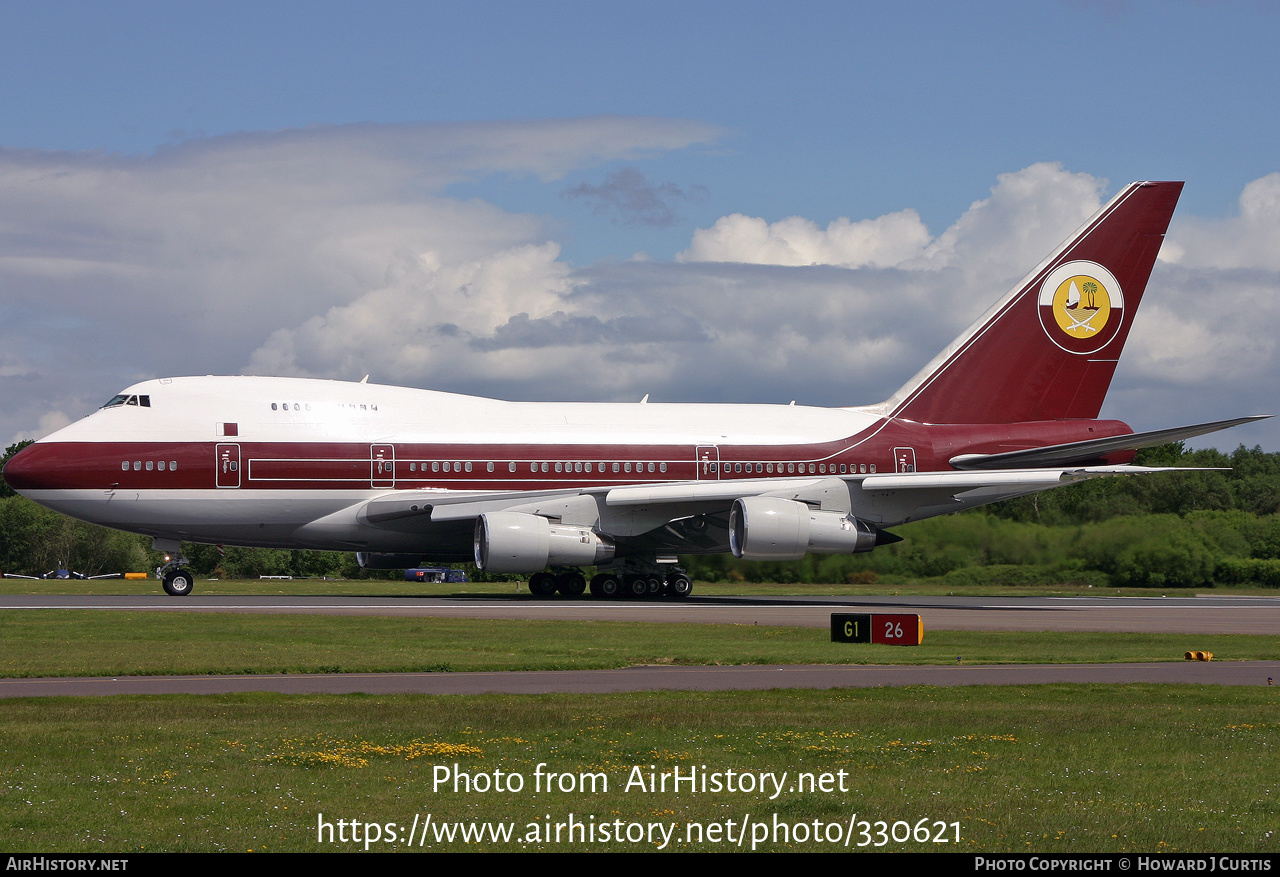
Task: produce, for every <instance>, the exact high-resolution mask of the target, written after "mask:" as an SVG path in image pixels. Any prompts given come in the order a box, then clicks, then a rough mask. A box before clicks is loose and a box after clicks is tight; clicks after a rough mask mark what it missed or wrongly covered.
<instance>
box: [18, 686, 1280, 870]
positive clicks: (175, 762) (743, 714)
mask: <svg viewBox="0 0 1280 877" xmlns="http://www.w3.org/2000/svg"><path fill="white" fill-rule="evenodd" d="M1276 697H1277V692H1276V689H1274V688H1266V687H1258V688H1216V687H1206V688H1199V687H1194V686H1144V685H1126V686H1101V685H1098V686H1060V685H1051V686H1036V687H1033V688H1030V689H1025V688H1014V687H995V688H991V687H963V688H948V689H935V688H920V687H916V688H899V689H870V690H848V691H822V692H813V691H771V692H727V693H696V694H694V693H642V694H619V695H605V696H601V695H592V696H572V695H547V696H528V697H498V696H475V697H425V696H401V697H370V696H349V697H313V696H306V697H302V696H297V697H288V696H280V695H245V696H226V697H160V698H148V697H112V698H84V699H72V698H65V699H64V698H55V699H28V700H14V701H7V702H6V703H5V706H4V710H5V721H4V723H3V725H0V749H2V751H3V761H2V762H0V845H3V847H4V848H5V849H8V850H10V851H11V852H21V851H40V852H51V851H58V852H65V853H92V854H102V853H106V852H130V851H141V850H146V851H159V850H176V851H195V850H230V851H247V850H254V851H260V850H266V851H287V850H295V851H319V850H325V849H345V850H354V849H359V848H360V847H361V845H360V844H352V843H346V844H340V843H339V844H333V845H327V844H320V843H318V842H317V824H318V820H319V819H320V818H321V814H323V818H324V819H325V820H327V821H330V822H336V820H338V819H343V820H353V819H354V820H357V821H359V822H361V823H366V822H368V823H373V822H376V823H379V824H382V825H385V824H387V823H396V824H398V825H399V826H401V828H400V831H401V832H402V833H403V832H407V830H408V827H409V825H410V823H411V822H412V821H413V817H414V814H419V815H420V816H425V814H427V813H430V814H432V818H433V820H434V821H435V822H436V823H440V822H447V821H452V820H463V821H472V820H476V821H485V820H490V821H504V822H505V821H509V822H512V823H514V824H515V826H516V830H517V833H518V835H521V836H522V835H523V834H524V833H525V832H527V830H528V828H527V826H528V824H530V823H533V824H536V825H539V826H543V825H545V824H547V822H548V821H551V822H557V821H560V822H563V821H565V820H567V818H568V816H569V814H571V813H572V814H574V816H575V817H576V818H577V819H578V820H580V821H581V822H584V823H586V822H590V821H592V818H593V817H594V821H596V822H597V823H602V822H605V821H610V822H611V821H613V820H623V821H624V822H632V821H634V822H639V823H646V824H647V823H650V822H654V823H674V824H676V826H677V830H678V831H679V832H683V831H684V830H685V828H684V827H685V826H686V825H688V824H689V823H693V822H700V823H704V824H709V823H713V822H719V823H721V824H723V823H724V822H725V821H726V820H733V821H734V822H735V823H737V822H738V821H740V820H742V819H743V818H744V817H745V816H746V815H748V814H749V815H750V817H751V819H752V820H753V821H761V822H765V823H767V824H772V821H773V820H774V818H775V817H776V818H777V819H778V820H780V821H782V822H786V823H790V824H795V823H800V822H804V823H807V824H809V825H810V826H811V825H812V823H813V822H814V820H817V821H818V822H819V823H820V824H822V825H823V826H826V825H827V824H837V825H841V826H847V824H848V822H849V820H850V819H851V818H852V816H853V814H855V813H856V814H857V820H867V821H869V822H872V823H874V821H876V820H884V821H886V823H888V824H890V825H892V823H894V822H895V821H898V820H903V821H905V822H907V823H910V824H911V825H913V826H914V825H915V824H916V822H917V821H918V820H921V819H925V820H928V824H929V825H932V824H933V823H934V822H935V821H940V822H944V823H947V824H948V828H947V830H946V834H947V836H948V837H949V838H953V837H954V833H953V830H952V829H951V828H950V824H951V823H958V831H959V835H960V842H959V844H956V843H954V842H950V843H947V844H931V843H929V844H916V843H911V842H908V843H894V842H892V841H890V842H889V843H888V844H887V846H886V847H885V848H886V849H890V850H898V849H905V850H917V849H924V850H940V851H984V852H994V851H1015V852H1016V851H1035V852H1048V853H1053V852H1069V851H1076V852H1098V851H1127V852H1173V851H1191V852H1217V851H1222V852H1232V851H1234V852H1271V853H1275V852H1277V851H1280V830H1278V826H1277V822H1276V810H1277V805H1276V798H1277V797H1278V796H1280V782H1278V781H1277V776H1276V772H1275V760H1276V750H1277V746H1280V711H1278V710H1277V705H1276ZM540 763H545V764H546V765H548V768H547V769H549V770H552V771H556V772H567V773H571V774H574V775H577V774H578V773H580V772H597V771H598V772H602V773H604V774H605V776H606V777H607V779H608V782H609V790H608V791H607V792H604V791H602V790H597V791H595V792H590V791H588V792H582V791H574V792H560V791H553V792H550V793H548V792H546V791H545V790H544V791H543V792H541V793H538V792H536V791H535V790H534V789H533V782H534V773H535V770H536V769H537V765H538V764H540ZM455 764H456V765H457V766H458V769H459V770H461V771H464V772H468V773H470V774H471V775H477V774H480V773H486V774H488V775H490V776H492V774H493V771H495V770H501V771H502V772H503V774H504V775H507V776H509V775H511V774H512V773H518V774H520V775H521V776H522V777H523V778H524V781H525V788H524V789H523V790H521V791H520V792H504V793H495V792H476V791H471V792H470V793H467V792H466V791H465V790H464V791H460V792H458V793H455V792H453V791H452V790H451V788H450V787H448V786H446V787H445V788H442V789H435V788H433V777H434V776H435V769H436V767H437V766H440V767H441V768H442V769H446V770H447V769H449V768H450V767H451V766H453V765H455ZM651 765H652V766H653V767H652V770H653V772H654V773H657V774H662V773H663V772H668V773H669V772H670V771H671V770H672V769H673V768H676V767H679V768H681V770H682V771H684V772H686V774H687V772H688V770H689V769H690V768H691V767H693V766H703V765H705V767H706V769H707V770H708V771H713V772H721V773H723V772H725V771H727V770H730V769H732V770H734V771H774V772H781V771H787V772H788V787H787V788H786V790H785V791H784V792H783V793H782V794H781V795H779V796H778V797H777V798H775V799H773V800H770V799H769V796H768V795H761V794H759V793H758V792H728V791H722V792H706V793H696V794H691V793H689V792H688V791H687V790H684V791H682V792H680V793H678V794H675V793H672V792H670V791H668V792H667V793H665V794H664V793H661V792H659V793H650V792H642V791H640V790H639V789H635V788H633V789H631V790H630V791H627V790H625V789H624V788H623V787H624V786H625V784H626V782H627V780H628V778H629V776H630V772H631V770H632V768H633V767H635V766H639V767H640V768H641V771H642V773H644V774H645V775H648V774H649V772H650V769H651V768H650V766H651ZM799 771H807V772H813V773H816V774H820V773H824V772H825V773H829V774H830V775H831V776H832V777H833V779H834V778H835V777H836V776H837V774H838V772H839V771H844V772H845V780H844V782H845V788H846V791H844V792H840V791H838V788H835V789H833V790H832V791H830V792H825V793H824V792H822V791H812V792H809V791H806V792H799V791H793V790H791V789H790V788H789V784H790V783H791V782H793V781H794V777H795V775H796V773H797V772H799ZM548 817H549V820H548ZM875 830H876V829H875V827H874V826H872V827H871V828H870V831H871V832H872V840H873V841H874V840H875V835H874V832H875ZM861 840H862V837H861V834H860V833H855V838H854V845H855V846H856V844H857V843H858V842H859V841H861ZM403 846H404V845H403V843H400V844H385V845H384V844H378V845H375V847H374V849H385V850H391V849H401V848H403ZM748 846H749V842H748ZM432 848H438V847H435V846H434V845H433V846H432ZM447 848H449V849H464V848H470V849H476V848H478V846H476V845H473V846H471V847H465V846H464V845H463V844H461V842H456V843H455V844H454V845H452V846H448V847H447ZM485 848H488V849H506V850H520V849H526V850H528V849H541V850H566V849H597V850H649V849H653V848H654V845H651V844H648V843H635V844H631V843H626V842H623V843H605V844H599V845H595V846H592V845H589V844H588V845H585V846H584V845H582V844H570V843H567V842H565V843H560V844H556V843H545V842H543V843H531V844H528V845H524V846H521V845H519V844H515V843H508V844H497V845H493V844H488V845H486V847H485ZM672 848H674V849H685V850H688V849H700V850H723V849H725V848H726V845H723V844H722V845H715V844H711V843H706V842H704V843H702V844H701V845H698V844H694V845H692V846H690V845H686V844H683V843H680V844H676V843H673V844H672ZM760 848H761V849H764V850H775V851H776V850H787V849H800V850H806V849H807V850H824V849H826V850H829V849H831V846H830V845H826V844H818V843H814V842H812V841H809V842H807V843H796V842H795V841H794V839H793V840H792V842H791V843H770V842H766V843H764V844H762V845H761V847H760Z"/></svg>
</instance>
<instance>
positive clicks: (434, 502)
mask: <svg viewBox="0 0 1280 877" xmlns="http://www.w3.org/2000/svg"><path fill="white" fill-rule="evenodd" d="M1167 471H1175V470H1174V469H1172V468H1168V467H1145V466H1131V465H1117V466H1087V467H1057V468H1052V469H1003V470H1000V471H984V470H976V471H958V472H955V471H953V472H902V473H885V474H876V475H844V476H836V475H825V476H817V477H809V478H797V477H789V478H761V479H754V478H753V479H738V480H722V481H688V482H665V483H657V484H643V485H634V486H627V487H616V486H602V487H585V488H573V489H566V490H548V491H539V492H535V493H530V492H487V493H486V492H466V493H459V492H456V491H435V490H399V491H394V492H390V493H386V494H383V495H382V496H378V497H375V498H373V499H370V500H366V501H364V502H362V503H360V504H358V505H357V506H355V507H353V508H351V509H348V510H347V512H346V513H345V514H344V515H343V517H344V518H346V519H347V520H349V519H350V517H349V516H350V515H351V514H352V513H353V512H354V516H355V518H356V520H357V521H359V523H360V524H362V525H363V526H367V527H373V528H375V529H385V530H391V531H396V532H399V533H405V534H413V533H420V534H423V535H427V534H429V533H430V532H432V531H433V530H435V529H437V528H438V527H439V526H441V525H446V524H454V525H460V524H465V523H469V522H473V521H475V520H476V519H477V518H479V517H480V516H482V515H487V514H492V513H499V512H501V513H515V514H522V515H532V516H538V517H542V518H546V519H548V520H550V521H552V522H555V523H560V524H566V525H571V526H576V527H591V528H593V529H594V530H595V531H596V532H598V533H601V534H603V535H606V536H609V537H611V538H618V539H626V538H636V537H641V536H643V535H645V534H647V533H651V532H653V531H657V530H660V529H662V528H666V527H668V526H669V525H671V524H672V523H673V522H678V521H683V520H688V519H692V518H699V517H701V518H707V519H714V520H715V521H717V522H718V526H721V527H724V526H726V525H727V524H726V522H727V521H728V515H729V511H730V509H731V508H732V507H733V506H734V504H735V503H736V502H738V501H740V500H746V499H749V498H754V497H759V498H763V499H765V500H770V501H774V500H776V501H783V502H789V503H792V504H800V505H803V506H805V507H807V508H809V509H813V510H821V511H826V512H835V513H838V514H840V515H851V516H853V517H855V518H858V519H859V520H862V521H866V522H867V523H870V524H872V525H874V526H875V527H876V529H877V530H879V528H881V527H889V526H894V525H897V524H901V523H903V522H905V521H911V520H919V519H921V518H925V517H931V516H933V515H935V514H944V513H946V512H953V511H958V510H960V509H962V508H968V507H971V506H977V505H985V504H987V503H991V502H998V501H999V500H1002V499H1008V498H1010V497H1015V496H1021V495H1023V494H1027V493H1035V492H1038V491H1042V490H1049V489H1051V488H1054V487H1059V486H1062V485H1064V484H1070V483H1072V482H1076V481H1085V480H1089V479H1093V478H1103V477H1114V476H1123V475H1143V474H1148V473H1153V472H1167ZM1176 471H1181V470H1176Z"/></svg>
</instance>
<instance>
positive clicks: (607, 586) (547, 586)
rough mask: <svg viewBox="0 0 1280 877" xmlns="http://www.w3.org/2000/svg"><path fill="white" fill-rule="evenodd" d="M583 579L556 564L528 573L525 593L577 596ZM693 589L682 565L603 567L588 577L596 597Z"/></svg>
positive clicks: (665, 596) (669, 596)
mask: <svg viewBox="0 0 1280 877" xmlns="http://www.w3.org/2000/svg"><path fill="white" fill-rule="evenodd" d="M586 589H587V584H586V579H585V577H584V576H583V574H582V571H581V570H579V569H576V568H571V567H570V568H559V569H557V570H555V571H551V572H539V573H534V574H533V575H531V576H529V593H530V594H533V596H535V597H542V598H547V597H552V596H554V595H555V594H557V593H559V594H560V595H561V596H563V597H569V598H576V597H581V596H582V594H583V592H584V591H586ZM691 593H693V581H692V580H691V579H690V578H689V576H688V575H687V574H686V573H685V571H684V570H682V569H666V570H664V569H660V568H658V567H657V565H656V564H654V565H652V568H645V569H642V568H637V567H627V568H624V569H612V570H603V571H601V572H600V573H598V574H597V575H595V576H592V578H591V596H592V597H594V598H595V599H597V600H617V599H625V600H683V599H684V598H685V597H688V596H689V595H690V594H691Z"/></svg>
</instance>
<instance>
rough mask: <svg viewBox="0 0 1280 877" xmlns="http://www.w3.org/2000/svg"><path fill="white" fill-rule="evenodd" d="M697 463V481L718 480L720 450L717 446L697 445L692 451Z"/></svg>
mask: <svg viewBox="0 0 1280 877" xmlns="http://www.w3.org/2000/svg"><path fill="white" fill-rule="evenodd" d="M694 455H695V458H696V459H697V461H698V480H699V481H719V480H720V448H719V446H717V445H698V447H697V448H696V449H695V451H694Z"/></svg>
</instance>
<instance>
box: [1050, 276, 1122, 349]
mask: <svg viewBox="0 0 1280 877" xmlns="http://www.w3.org/2000/svg"><path fill="white" fill-rule="evenodd" d="M1110 316H1111V294H1110V293H1109V292H1107V287H1106V286H1105V285H1104V284H1103V282H1102V281H1100V280H1099V279H1098V278H1096V277H1091V276H1090V275H1088V274H1074V275H1072V276H1071V277H1068V278H1067V279H1065V280H1063V281H1062V282H1061V283H1059V284H1058V288H1057V289H1055V290H1054V292H1053V319H1054V320H1055V321H1056V322H1057V324H1058V328H1060V329H1061V330H1062V331H1063V332H1066V333H1067V334H1068V335H1070V336H1071V337H1072V338H1088V337H1090V336H1091V335H1096V334H1097V333H1098V332H1099V331H1100V330H1102V329H1104V328H1106V325H1107V319H1108V318H1109V317H1110Z"/></svg>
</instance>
